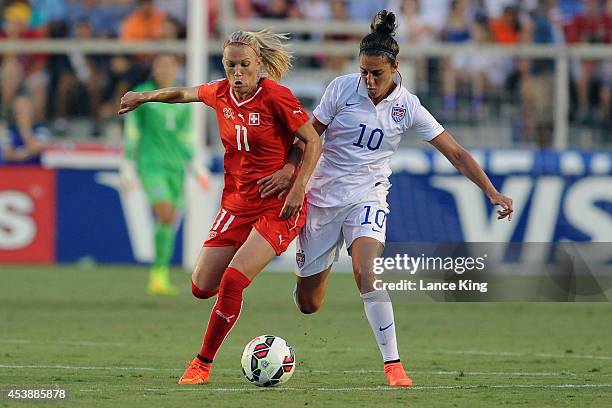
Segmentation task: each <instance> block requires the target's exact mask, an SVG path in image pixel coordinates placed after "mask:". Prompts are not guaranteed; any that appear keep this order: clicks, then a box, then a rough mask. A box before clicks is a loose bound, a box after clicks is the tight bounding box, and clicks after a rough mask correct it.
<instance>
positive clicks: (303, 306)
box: [296, 298, 323, 314]
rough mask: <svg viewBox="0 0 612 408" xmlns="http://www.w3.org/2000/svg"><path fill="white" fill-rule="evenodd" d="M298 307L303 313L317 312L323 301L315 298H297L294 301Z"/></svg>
mask: <svg viewBox="0 0 612 408" xmlns="http://www.w3.org/2000/svg"><path fill="white" fill-rule="evenodd" d="M296 304H297V307H298V309H299V310H300V312H302V313H303V314H313V313H317V312H318V311H319V309H321V306H322V304H323V302H321V301H318V300H316V299H299V298H298V300H297V302H296Z"/></svg>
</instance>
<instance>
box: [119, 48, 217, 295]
mask: <svg viewBox="0 0 612 408" xmlns="http://www.w3.org/2000/svg"><path fill="white" fill-rule="evenodd" d="M177 70H178V61H177V58H176V57H175V56H173V55H169V54H164V55H160V56H158V57H156V58H155V60H154V61H153V65H152V79H151V80H150V81H148V82H145V83H144V84H141V85H139V86H138V87H136V89H135V91H137V92H144V91H152V90H155V89H158V88H167V87H171V86H175V78H176V74H177ZM190 109H191V108H190V107H189V106H188V105H186V104H163V103H148V104H146V105H142V106H140V107H139V108H138V109H136V110H135V111H134V112H132V113H130V114H129V115H127V118H126V122H125V136H126V140H125V160H124V162H123V165H122V167H121V180H122V184H123V186H124V187H125V186H134V185H135V184H136V183H135V177H136V172H137V173H138V177H139V178H140V183H141V185H142V188H143V190H144V191H145V193H146V195H147V198H148V200H149V203H150V204H151V205H152V207H153V212H154V214H155V259H154V261H153V265H152V266H151V270H150V274H149V285H148V288H147V291H148V293H149V294H152V295H175V294H177V293H178V289H177V288H176V287H174V286H172V284H171V282H170V277H169V265H170V260H171V258H172V254H173V252H174V241H175V237H176V230H175V224H176V220H177V213H178V212H179V211H180V209H181V208H182V207H183V204H184V187H183V184H184V181H185V173H186V171H192V172H193V173H194V174H196V175H197V176H198V178H199V181H200V184H201V186H202V187H203V188H204V189H207V183H208V181H207V180H208V179H207V177H206V173H205V172H204V171H203V168H201V166H197V165H195V163H194V161H193V160H192V159H193V157H194V143H195V140H196V137H195V132H194V130H193V128H192V121H191V112H190Z"/></svg>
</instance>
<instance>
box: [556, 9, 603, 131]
mask: <svg viewBox="0 0 612 408" xmlns="http://www.w3.org/2000/svg"><path fill="white" fill-rule="evenodd" d="M609 3H610V2H608V4H609ZM611 7H612V6H607V7H606V8H607V9H610V8H611ZM602 11H603V10H602V9H601V8H600V3H599V1H598V0H585V5H584V12H583V13H582V14H578V15H576V16H575V17H574V18H573V19H572V20H571V21H570V23H569V24H567V25H566V27H565V37H566V39H567V42H568V43H570V44H572V43H574V44H576V43H588V44H597V43H600V44H601V43H605V42H606V41H608V42H609V40H610V38H609V33H610V13H609V12H608V13H606V14H607V16H606V14H603V13H602ZM606 24H607V27H606ZM606 69H608V68H607V64H606V63H605V62H604V61H601V60H600V61H593V60H579V61H574V63H573V64H572V76H573V78H574V80H575V83H576V93H577V95H578V113H577V120H578V121H579V122H583V123H586V122H590V121H591V119H593V118H594V115H595V116H597V115H596V112H594V111H593V110H592V109H591V108H592V106H591V105H592V104H594V103H596V102H597V100H598V99H600V101H601V102H602V105H603V111H602V112H599V116H602V115H605V116H607V115H609V114H610V113H609V105H610V103H609V99H610V97H609V93H610V90H609V82H610V80H609V78H606V77H607V76H609V74H610V73H609V72H608V73H606ZM608 70H609V69H608ZM606 82H608V83H607V84H606ZM597 88H599V89H598V90H597V91H596V92H592V91H593V90H596V89H597ZM606 105H607V107H606ZM605 116H604V117H605Z"/></svg>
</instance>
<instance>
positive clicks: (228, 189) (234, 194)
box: [198, 78, 309, 214]
mask: <svg viewBox="0 0 612 408" xmlns="http://www.w3.org/2000/svg"><path fill="white" fill-rule="evenodd" d="M198 98H199V99H200V100H201V101H202V102H203V103H205V104H206V105H208V106H210V107H211V108H213V109H214V110H215V112H216V113H217V123H218V125H219V132H220V134H221V140H222V142H223V147H225V156H224V157H223V166H224V168H225V187H224V188H223V196H222V198H221V206H222V207H223V208H225V209H227V210H229V211H233V212H235V213H237V214H250V213H255V212H259V211H266V210H269V209H270V208H272V207H275V206H276V207H279V208H280V207H282V205H283V203H284V198H283V199H282V200H279V199H278V198H277V197H268V198H265V199H262V198H261V197H260V193H259V185H258V184H257V181H258V180H259V179H261V178H262V177H265V176H268V175H270V174H272V173H274V172H275V171H277V170H279V169H281V168H282V167H283V166H284V165H285V164H286V163H287V159H288V157H289V151H290V150H291V146H292V145H293V141H294V133H295V131H296V130H297V129H298V128H299V127H301V126H302V125H303V124H304V123H306V122H307V121H308V119H309V118H308V114H307V113H306V111H305V110H304V108H303V107H302V105H301V103H300V102H299V101H298V100H297V98H296V97H295V96H293V94H292V93H291V91H290V90H289V88H287V87H284V86H282V85H280V84H278V83H276V82H274V81H272V80H270V79H268V78H263V79H262V80H261V81H260V82H259V85H258V87H257V90H256V91H255V93H254V94H253V95H252V96H251V97H249V98H247V99H245V100H243V101H240V102H238V101H237V100H236V98H235V97H234V95H233V93H232V92H231V90H230V85H229V81H228V80H227V79H223V80H220V81H213V82H209V83H208V84H204V85H201V86H200V87H199V89H198Z"/></svg>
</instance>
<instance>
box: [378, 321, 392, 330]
mask: <svg viewBox="0 0 612 408" xmlns="http://www.w3.org/2000/svg"><path fill="white" fill-rule="evenodd" d="M391 326H393V322H391V324H390V325H388V326H387V327H384V328H383V327H380V326H378V330H380V331H381V332H382V331H385V330H387V329H388V328H389V327H391Z"/></svg>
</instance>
